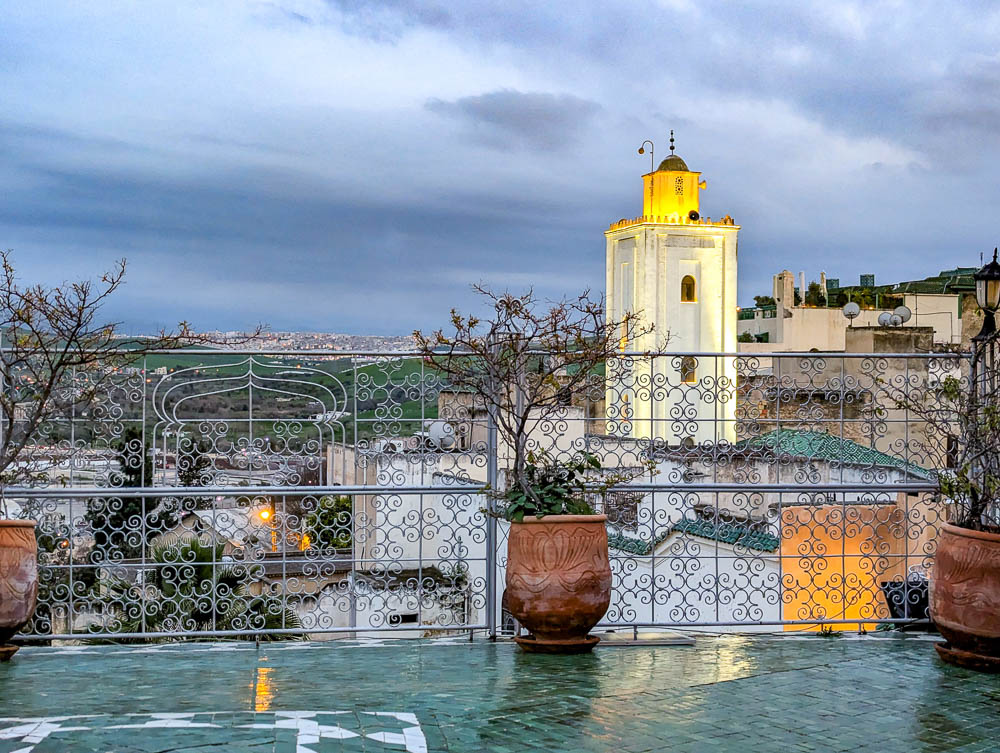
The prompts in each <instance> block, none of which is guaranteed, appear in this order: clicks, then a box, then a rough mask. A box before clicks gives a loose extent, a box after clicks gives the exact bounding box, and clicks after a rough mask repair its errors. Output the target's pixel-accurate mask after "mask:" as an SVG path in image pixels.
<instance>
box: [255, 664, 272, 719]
mask: <svg viewBox="0 0 1000 753" xmlns="http://www.w3.org/2000/svg"><path fill="white" fill-rule="evenodd" d="M273 671H274V668H273V667H258V668H257V682H255V683H254V688H253V691H254V711H267V710H268V709H269V708H271V700H272V699H273V698H274V682H273V681H272V680H271V672H273Z"/></svg>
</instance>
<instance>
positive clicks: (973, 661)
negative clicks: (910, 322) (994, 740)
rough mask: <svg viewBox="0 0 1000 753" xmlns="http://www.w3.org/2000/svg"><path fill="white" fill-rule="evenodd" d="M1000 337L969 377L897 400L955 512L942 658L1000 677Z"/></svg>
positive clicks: (984, 338) (937, 578)
mask: <svg viewBox="0 0 1000 753" xmlns="http://www.w3.org/2000/svg"><path fill="white" fill-rule="evenodd" d="M994 264H995V262H994ZM997 272H998V273H1000V266H998V267H997ZM989 318H990V320H992V316H990V317H989ZM998 334H1000V333H997V332H996V331H994V329H993V328H992V327H990V326H988V327H984V332H982V333H980V335H978V336H977V337H976V339H975V345H976V347H975V349H974V353H973V359H972V361H971V363H970V364H969V366H970V368H969V371H968V372H967V373H966V374H965V375H964V376H962V377H961V378H960V377H956V376H954V375H951V376H946V377H945V378H943V379H940V380H937V381H934V380H928V383H927V384H926V387H925V389H914V385H913V384H912V383H909V382H908V384H907V386H906V387H905V390H906V393H907V394H905V395H898V396H897V398H896V403H897V405H898V406H899V407H901V408H905V409H906V410H907V411H908V412H909V413H910V416H911V422H912V419H916V422H915V423H916V426H918V427H919V428H918V430H917V431H915V432H914V437H913V438H912V439H911V449H914V448H915V450H916V452H917V453H919V454H920V455H922V456H923V458H925V462H927V464H928V465H931V466H932V467H933V468H934V469H935V479H936V485H937V489H938V495H939V497H940V499H941V500H942V501H943V502H944V503H945V504H946V505H947V506H948V508H949V513H950V514H949V518H950V522H948V523H944V524H942V526H941V530H940V531H939V533H938V538H937V549H936V552H935V556H934V567H933V571H932V573H931V579H930V610H931V617H932V619H933V620H934V623H935V625H936V626H937V628H938V630H939V631H940V632H941V635H942V636H943V637H944V639H945V641H946V643H942V644H938V645H937V650H938V653H939V655H940V656H941V658H942V659H944V660H945V661H947V662H949V663H952V664H958V665H961V666H965V667H968V668H972V669H979V670H985V671H991V672H1000V373H998V371H997V365H998V364H997V361H996V352H997V350H996V349H997V346H998Z"/></svg>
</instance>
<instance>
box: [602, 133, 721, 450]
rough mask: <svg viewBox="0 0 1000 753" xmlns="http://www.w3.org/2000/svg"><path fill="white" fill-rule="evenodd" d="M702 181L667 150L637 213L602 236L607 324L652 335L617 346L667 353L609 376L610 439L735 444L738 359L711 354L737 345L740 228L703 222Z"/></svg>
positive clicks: (646, 178)
mask: <svg viewBox="0 0 1000 753" xmlns="http://www.w3.org/2000/svg"><path fill="white" fill-rule="evenodd" d="M700 176H701V174H700V173H696V172H692V171H690V170H688V168H687V165H686V164H685V163H684V160H682V159H681V158H680V157H679V156H678V155H676V154H673V146H672V145H671V155H670V156H669V157H667V159H665V160H663V162H662V163H660V166H659V168H658V169H657V170H655V171H654V172H651V173H648V174H646V175H644V176H643V188H644V191H643V214H642V216H641V217H636V218H633V219H630V220H619V221H618V222H615V223H612V225H611V227H610V228H609V229H608V230H607V231H606V232H605V237H606V238H607V290H606V298H607V307H608V317H609V320H612V321H619V320H621V319H622V317H624V315H625V313H626V312H632V313H635V314H638V315H639V316H640V317H641V320H642V322H643V324H652V325H653V326H654V331H653V332H652V333H650V334H649V335H646V336H644V337H641V338H639V339H638V340H637V341H635V342H629V343H623V345H624V346H625V347H626V348H627V350H630V351H631V350H635V351H647V350H655V351H660V352H663V353H667V354H671V355H667V356H660V357H658V358H654V359H635V360H633V361H631V362H630V367H629V369H628V370H627V371H628V373H627V374H625V375H621V374H619V375H617V377H616V375H614V374H613V373H612V370H609V376H608V385H607V407H608V417H609V421H608V431H609V432H610V433H615V434H619V435H621V434H626V435H629V436H633V437H637V438H647V437H657V438H660V439H664V440H666V441H667V442H669V443H670V444H671V445H690V444H691V443H692V442H694V443H698V444H702V443H714V442H718V441H720V440H728V441H730V442H731V441H735V437H736V394H735V389H736V363H735V358H733V357H731V356H730V357H715V356H711V355H708V354H711V353H735V352H736V348H737V345H736V316H737V308H736V259H737V255H736V238H737V234H738V233H739V226H738V225H736V224H735V223H734V222H733V219H732V218H731V217H729V216H726V217H723V218H722V219H721V220H718V221H715V222H713V221H712V219H711V218H709V217H702V216H701V215H700V206H699V191H700V190H701V189H703V188H705V182H704V181H702V180H701V179H700ZM666 338H669V339H668V340H667V342H666V344H664V342H663V341H664V339H666ZM692 353H693V354H704V355H694V356H689V355H687V354H692ZM619 377H623V378H619Z"/></svg>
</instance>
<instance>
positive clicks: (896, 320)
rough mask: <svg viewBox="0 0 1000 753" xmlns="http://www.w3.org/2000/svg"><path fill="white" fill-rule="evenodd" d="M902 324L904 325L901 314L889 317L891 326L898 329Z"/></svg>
mask: <svg viewBox="0 0 1000 753" xmlns="http://www.w3.org/2000/svg"><path fill="white" fill-rule="evenodd" d="M902 323H903V317H901V316H900V315H899V314H893V315H892V316H890V317H889V324H891V325H892V326H893V327H898V326H900V325H901V324H902Z"/></svg>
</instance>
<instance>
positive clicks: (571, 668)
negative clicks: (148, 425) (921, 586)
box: [0, 635, 1000, 753]
mask: <svg viewBox="0 0 1000 753" xmlns="http://www.w3.org/2000/svg"><path fill="white" fill-rule="evenodd" d="M56 714H58V715H59V716H58V717H56V716H55V715H56ZM0 717H2V718H3V719H2V720H0V751H2V752H3V753H13V751H20V752H21V753H45V752H46V751H57V750H58V751H65V750H72V751H76V750H80V751H84V753H90V752H91V751H126V752H127V753H132V752H133V751H142V753H151V752H152V751H161V752H162V751H166V750H178V751H180V750H183V751H186V752H190V751H197V752H198V753H201V751H205V752H206V753H207V751H216V752H217V751H220V750H225V751H227V753H229V752H230V751H296V752H297V753H310V752H315V753H332V752H340V751H344V752H346V751H372V752H379V753H381V752H382V751H410V750H426V751H427V752H428V753H435V752H437V751H443V752H446V753H458V752H461V753H477V752H480V751H490V753H514V752H515V751H516V752H517V753H521V752H528V753H531V752H534V751H539V752H540V751H547V752H548V751H623V752H624V753H653V752H660V751H663V752H664V753H665V752H666V751H670V752H671V753H688V752H690V753H705V752H706V751H711V752H712V753H727V752H729V751H732V752H733V753H737V752H738V753H744V752H745V751H755V752H756V751H781V752H782V753H786V752H788V751H791V752H792V753H806V752H815V753H820V752H822V753H835V752H837V751H852V752H854V751H866V752H870V753H904V752H905V753H911V752H912V751H921V752H922V753H939V752H944V751H949V752H954V753H974V752H977V751H995V750H997V749H998V748H1000V743H997V740H1000V678H998V677H992V676H987V675H978V674H974V673H971V672H967V671H964V670H960V669H956V668H953V667H948V666H945V665H944V664H942V663H941V662H940V661H939V660H938V659H937V658H936V656H935V653H934V650H933V646H932V641H931V640H930V639H927V638H922V637H902V636H898V635H878V636H875V635H871V636H867V637H850V636H843V637H839V638H823V637H795V636H789V637H780V638H765V637H756V638H746V637H735V636H729V637H722V638H713V637H702V638H699V639H698V640H697V642H696V644H695V645H694V646H693V647H686V646H640V647H606V648H603V649H600V648H599V649H598V650H597V651H596V652H595V653H594V654H593V655H592V656H578V657H548V656H531V655H526V654H522V653H520V652H518V651H517V650H516V649H515V648H514V647H513V646H511V645H510V644H505V643H499V644H491V643H485V642H479V641H477V642H475V643H469V642H467V641H463V640H459V639H452V640H447V641H395V640H391V639H379V640H374V641H331V642H326V643H294V644H293V643H289V644H273V645H267V644H262V645H261V646H260V647H259V648H257V647H255V646H254V644H252V643H225V644H174V645H160V646H143V647H136V648H115V647H101V646H76V647H67V648H31V647H29V648H25V649H23V650H22V651H21V652H20V653H19V654H18V655H17V657H16V658H15V660H14V661H13V662H11V663H10V664H7V665H0ZM31 725H34V726H33V727H32V726H31ZM46 725H48V726H46ZM201 725H213V726H201ZM55 726H58V727H59V729H54V727H55ZM74 728H76V729H74ZM43 732H44V733H45V734H44V735H43V734H42V733H43Z"/></svg>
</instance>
